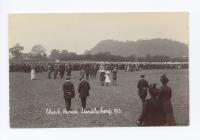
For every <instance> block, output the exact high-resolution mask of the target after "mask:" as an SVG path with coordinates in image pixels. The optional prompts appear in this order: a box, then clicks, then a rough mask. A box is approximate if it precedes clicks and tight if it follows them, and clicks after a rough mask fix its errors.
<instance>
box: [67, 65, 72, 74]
mask: <svg viewBox="0 0 200 140" xmlns="http://www.w3.org/2000/svg"><path fill="white" fill-rule="evenodd" d="M66 72H67V76H71V74H72V68H71V65H68V66H67V68H66Z"/></svg>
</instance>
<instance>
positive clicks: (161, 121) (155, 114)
mask: <svg viewBox="0 0 200 140" xmlns="http://www.w3.org/2000/svg"><path fill="white" fill-rule="evenodd" d="M160 81H161V83H162V86H161V87H160V89H158V88H156V83H153V84H150V85H149V84H148V81H147V80H145V75H141V79H140V80H139V81H138V84H137V88H138V95H139V96H140V99H141V100H142V104H143V107H142V114H141V116H140V117H139V119H138V120H137V121H136V123H137V125H139V126H174V125H176V122H175V118H174V113H173V107H172V104H171V97H172V90H171V88H170V87H169V86H168V85H167V83H168V81H169V79H168V78H167V76H166V75H165V74H163V75H162V76H161V77H160ZM148 91H149V94H150V98H149V99H146V96H147V92H148Z"/></svg>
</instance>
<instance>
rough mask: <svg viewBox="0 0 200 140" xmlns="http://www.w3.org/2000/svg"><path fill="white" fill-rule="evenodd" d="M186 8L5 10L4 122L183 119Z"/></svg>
mask: <svg viewBox="0 0 200 140" xmlns="http://www.w3.org/2000/svg"><path fill="white" fill-rule="evenodd" d="M188 23H189V14H188V13H187V12H127V13H126V12H125V13H26V14H9V15H8V35H9V37H8V39H9V88H10V90H9V92H10V93H9V98H10V99H9V106H10V127H11V128H65V127H67V128H68V127H138V126H139V127H140V126H188V125H189V53H188V50H189V25H188Z"/></svg>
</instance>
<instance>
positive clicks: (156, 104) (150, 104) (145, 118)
mask: <svg viewBox="0 0 200 140" xmlns="http://www.w3.org/2000/svg"><path fill="white" fill-rule="evenodd" d="M149 93H150V96H151V98H150V99H147V100H146V101H145V103H144V107H143V111H142V114H141V116H140V118H139V120H138V121H137V122H136V123H137V125H139V126H163V125H164V124H165V115H164V109H163V107H162V102H161V100H160V99H159V98H158V95H159V89H157V88H156V84H153V85H150V88H149Z"/></svg>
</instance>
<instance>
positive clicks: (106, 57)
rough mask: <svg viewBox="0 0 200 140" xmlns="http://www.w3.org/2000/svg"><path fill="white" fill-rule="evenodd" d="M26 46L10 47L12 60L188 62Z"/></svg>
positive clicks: (146, 56) (185, 59)
mask: <svg viewBox="0 0 200 140" xmlns="http://www.w3.org/2000/svg"><path fill="white" fill-rule="evenodd" d="M23 50H24V47H23V46H21V45H20V44H19V43H17V44H16V45H15V46H13V47H12V48H10V49H9V60H10V61H20V62H21V61H29V62H31V61H57V60H59V61H72V60H77V61H81V60H84V61H110V62H168V61H175V62H188V57H176V58H172V57H169V56H165V55H155V56H151V55H150V54H147V55H145V56H136V55H134V54H133V55H130V56H128V57H124V56H120V55H113V54H111V53H110V52H99V53H96V54H90V52H89V51H86V52H85V53H84V54H76V53H75V52H69V51H68V50H58V49H52V50H51V52H50V55H47V52H46V49H45V48H44V47H43V46H42V45H39V44H37V45H35V46H33V47H32V49H31V51H30V52H29V53H23Z"/></svg>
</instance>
